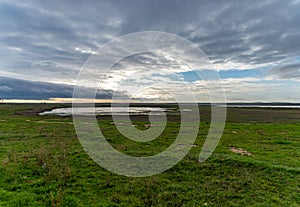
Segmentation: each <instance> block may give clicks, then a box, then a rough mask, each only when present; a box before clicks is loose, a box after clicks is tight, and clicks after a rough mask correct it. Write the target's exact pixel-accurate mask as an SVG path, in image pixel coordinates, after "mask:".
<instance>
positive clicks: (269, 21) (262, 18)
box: [0, 0, 300, 100]
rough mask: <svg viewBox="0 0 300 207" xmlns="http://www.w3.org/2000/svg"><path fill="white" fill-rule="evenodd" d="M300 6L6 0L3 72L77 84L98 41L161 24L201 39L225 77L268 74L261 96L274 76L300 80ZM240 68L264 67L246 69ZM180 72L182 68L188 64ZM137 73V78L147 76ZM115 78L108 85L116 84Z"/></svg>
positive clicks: (1, 20) (191, 0)
mask: <svg viewBox="0 0 300 207" xmlns="http://www.w3.org/2000/svg"><path fill="white" fill-rule="evenodd" d="M299 10H300V2H299V1H295V0H286V1H282V0H273V1H270V0H254V1H253V0H251V1H250V0H245V1H233V0H230V1H211V0H204V1H198V0H188V1H180V0H172V1H171V0H167V1H161V0H153V1H148V0H131V1H115V0H112V1H108V0H106V1H103V0H91V1H86V2H84V3H83V2H82V1H79V0H74V1H59V0H52V1H35V0H29V1H18V0H1V1H0V57H1V61H0V73H1V74H0V75H1V76H4V77H9V78H18V79H23V80H28V81H43V82H50V83H56V84H67V85H73V84H74V83H75V82H76V77H77V75H78V72H79V71H80V68H81V67H82V65H83V64H84V63H85V62H86V60H87V59H88V57H89V56H90V55H92V54H96V51H97V48H99V47H101V46H103V45H104V44H106V43H107V42H109V41H110V40H112V39H114V38H116V37H118V36H121V35H125V34H128V33H132V32H139V31H146V30H158V31H165V32H171V33H174V34H177V35H179V36H182V37H184V38H187V39H188V40H190V41H192V42H193V43H195V44H196V45H197V46H199V47H200V48H201V49H202V50H203V51H204V52H205V54H206V55H207V56H208V57H209V58H210V60H211V62H212V63H213V64H214V66H215V67H216V68H217V69H219V70H224V71H228V74H231V75H232V76H230V75H227V76H226V78H224V79H227V80H224V81H225V82H226V83H229V81H230V83H231V84H235V83H236V82H237V80H234V79H235V78H236V77H237V76H238V78H242V79H241V81H243V80H244V81H245V80H246V79H245V78H251V77H254V78H257V79H259V81H260V82H263V83H262V85H260V87H261V88H262V90H261V91H262V92H261V93H259V94H258V95H257V96H258V97H259V98H262V99H263V97H264V95H265V94H267V93H268V91H269V90H270V89H271V88H273V86H274V85H272V84H285V85H284V87H282V89H281V90H280V91H282V90H283V88H288V87H287V86H289V85H290V86H292V87H295V88H297V87H298V86H297V85H296V83H297V81H299V79H300V75H299V65H300V58H299V57H300V48H299V45H300V21H299V19H300V12H299ZM141 57H142V56H141ZM144 58H145V57H144ZM162 59H164V58H162ZM143 60H144V61H149V70H152V69H151V68H159V67H162V66H161V65H160V63H159V62H157V61H158V60H157V59H154V58H150V57H148V59H147V57H146V59H143ZM131 61H132V62H133V63H134V61H137V60H134V59H131ZM164 63H165V64H166V63H167V62H164ZM172 64H173V66H174V65H176V64H177V63H174V61H173V62H172ZM128 65H131V66H132V65H134V64H128ZM150 65H152V66H151V67H150ZM176 67H177V69H176V68H175V66H174V67H173V68H172V67H170V69H169V70H173V72H174V73H175V72H176V71H175V70H178V67H179V68H180V67H183V65H177V66H176ZM239 70H253V71H259V72H257V73H256V74H254V75H250V76H249V74H248V75H247V76H246V77H240V76H241V75H237V74H238V73H239V72H238V71H239ZM128 71H130V69H129V68H128V67H124V66H123V67H122V69H120V70H119V71H115V72H114V74H113V75H114V77H115V79H114V80H117V78H116V77H117V76H123V75H126V72H128ZM232 71H236V72H232ZM177 72H178V74H177V75H179V73H180V72H184V71H177ZM241 73H243V72H241ZM243 74H244V73H243ZM138 78H139V79H137V78H136V81H143V82H145V81H147V80H143V79H142V77H138ZM165 78H166V77H165ZM182 78H183V79H184V78H185V77H184V76H182ZM158 79H159V78H158V77H157V81H158ZM168 79H170V80H172V77H171V76H170V77H168ZM257 79H256V80H257ZM282 80H286V82H285V83H283V82H282ZM160 81H164V80H163V79H160ZM194 81H195V80H194ZM272 81H273V82H272ZM274 81H275V82H276V81H278V82H277V83H274ZM113 83H114V82H113V81H112V82H110V83H109V84H106V86H112V87H115V85H114V84H113ZM247 84H250V85H249V88H250V89H251V88H252V89H253V91H252V92H253V93H254V92H255V91H257V90H256V89H255V88H257V87H256V86H257V85H256V84H257V83H256V81H253V80H252V81H250V82H249V81H248V82H247ZM251 84H252V86H255V87H251ZM103 87H104V86H103ZM104 88H105V89H107V90H113V88H109V87H104ZM4 91H5V93H6V94H8V93H11V94H12V90H11V88H10V87H9V86H8V85H7V84H5V83H4V82H3V80H2V84H1V85H0V93H2V94H3V93H4ZM234 91H235V90H234ZM242 91H243V90H241V91H240V93H238V92H236V93H235V94H236V95H235V96H233V97H232V99H239V98H240V96H241V93H242ZM229 93H230V92H229ZM244 93H246V92H244ZM248 93H250V92H248ZM0 95H1V94H0ZM57 95H59V94H57ZM282 95H283V97H284V99H286V100H287V99H288V98H289V97H286V96H285V94H284V91H283V93H282ZM275 97H279V95H276V96H275ZM290 98H292V97H290ZM252 99H254V98H252ZM282 99H283V98H282Z"/></svg>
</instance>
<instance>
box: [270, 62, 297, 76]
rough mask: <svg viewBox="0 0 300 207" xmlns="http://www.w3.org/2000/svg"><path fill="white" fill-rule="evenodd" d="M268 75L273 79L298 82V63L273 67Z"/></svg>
mask: <svg viewBox="0 0 300 207" xmlns="http://www.w3.org/2000/svg"><path fill="white" fill-rule="evenodd" d="M268 75H269V76H270V77H271V78H273V79H291V80H300V63H294V64H290V65H284V66H278V67H274V68H272V69H270V70H269V73H268Z"/></svg>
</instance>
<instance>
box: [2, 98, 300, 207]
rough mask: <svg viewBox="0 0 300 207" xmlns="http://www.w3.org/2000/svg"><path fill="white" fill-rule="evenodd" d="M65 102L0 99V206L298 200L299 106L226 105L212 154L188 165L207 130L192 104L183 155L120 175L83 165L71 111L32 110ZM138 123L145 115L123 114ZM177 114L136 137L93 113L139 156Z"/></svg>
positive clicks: (174, 125) (156, 147)
mask: <svg viewBox="0 0 300 207" xmlns="http://www.w3.org/2000/svg"><path fill="white" fill-rule="evenodd" d="M67 106H68V105H51V104H0V142H1V144H0V206H300V110H299V109H255V108H229V109H228V119H227V123H226V127H225V131H224V134H223V136H222V138H221V140H220V143H219V145H218V147H217V149H216V150H215V152H214V153H213V155H212V156H211V157H210V158H209V159H208V160H207V161H206V162H204V163H199V162H197V158H198V156H199V153H200V151H201V147H202V144H203V142H204V140H205V138H206V135H207V131H208V128H209V114H210V110H209V108H208V107H205V106H203V107H200V111H201V119H202V122H201V124H200V126H199V127H200V131H199V134H198V137H197V140H196V143H195V146H194V147H193V148H192V150H191V151H190V152H189V154H188V155H187V156H186V157H185V158H184V159H183V160H182V161H181V162H179V163H178V164H177V165H175V166H174V167H173V168H171V169H170V170H168V171H166V172H164V173H161V174H159V175H155V176H151V177H146V178H129V177H125V176H120V175H116V174H113V173H111V172H109V171H106V170H105V169H103V168H102V167H100V166H99V165H97V164H96V163H95V162H93V161H92V160H91V159H90V158H89V157H88V155H87V154H86V153H85V151H84V150H83V148H82V146H81V145H80V143H79V141H78V138H77V136H76V133H75V130H74V126H73V123H72V117H58V116H38V115H37V113H38V112H40V111H43V110H45V109H52V108H55V107H67ZM132 120H133V123H134V124H135V125H136V127H137V128H139V129H146V128H147V127H148V124H149V122H148V118H147V117H146V116H134V117H132ZM178 120H180V116H175V115H173V116H169V117H168V124H167V127H166V129H165V130H164V132H163V133H162V135H161V136H160V137H159V138H158V139H156V140H153V141H151V142H149V143H137V142H133V141H130V140H128V139H125V138H124V137H123V136H122V135H120V134H119V133H118V131H117V130H116V127H115V126H114V124H112V119H111V117H110V116H105V117H98V122H99V126H100V128H101V129H102V131H103V133H104V134H105V135H106V137H107V140H108V141H109V142H110V143H111V144H112V145H113V146H114V147H115V148H116V149H118V150H119V151H121V152H123V153H125V154H130V155H134V156H149V155H153V154H156V153H158V152H160V151H162V150H164V149H166V148H167V147H168V146H169V145H170V143H172V142H173V140H174V138H175V137H176V135H177V133H178V129H179V126H180V123H179V122H178Z"/></svg>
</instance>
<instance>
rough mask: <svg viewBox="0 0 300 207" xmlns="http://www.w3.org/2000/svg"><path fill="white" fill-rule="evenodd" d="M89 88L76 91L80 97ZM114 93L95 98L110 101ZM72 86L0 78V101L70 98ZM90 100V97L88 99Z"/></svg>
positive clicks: (99, 91)
mask: <svg viewBox="0 0 300 207" xmlns="http://www.w3.org/2000/svg"><path fill="white" fill-rule="evenodd" d="M89 90H91V89H89V88H85V87H82V88H80V89H78V91H79V92H80V97H81V98H85V94H90V93H88V92H89ZM113 94H114V92H113V91H111V90H98V92H97V94H96V98H99V99H110V98H112V96H113ZM72 96H73V86H69V85H63V84H53V83H46V82H34V81H26V80H20V79H14V78H6V77H0V98H1V99H25V100H26V99H27V100H28V99H38V100H40V99H49V98H72ZM115 96H117V97H118V98H126V95H125V94H122V93H121V92H119V93H118V94H116V95H115ZM88 98H91V97H88Z"/></svg>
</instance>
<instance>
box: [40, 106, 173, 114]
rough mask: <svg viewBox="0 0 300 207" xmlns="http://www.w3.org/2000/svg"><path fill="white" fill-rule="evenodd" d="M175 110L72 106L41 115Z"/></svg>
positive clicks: (159, 112) (170, 109)
mask: <svg viewBox="0 0 300 207" xmlns="http://www.w3.org/2000/svg"><path fill="white" fill-rule="evenodd" d="M175 110H176V109H175V108H160V107H95V108H93V107H76V110H72V108H58V109H53V110H51V111H44V112H42V113H40V114H39V115H59V116H70V115H73V114H76V115H93V114H96V115H127V114H130V115H149V113H150V112H151V114H152V115H164V114H165V112H168V111H175Z"/></svg>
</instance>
